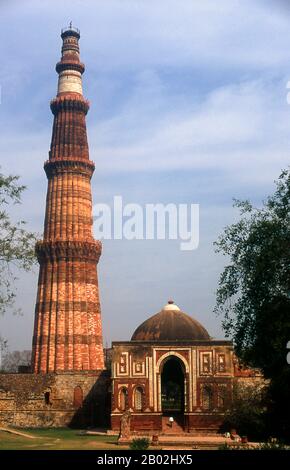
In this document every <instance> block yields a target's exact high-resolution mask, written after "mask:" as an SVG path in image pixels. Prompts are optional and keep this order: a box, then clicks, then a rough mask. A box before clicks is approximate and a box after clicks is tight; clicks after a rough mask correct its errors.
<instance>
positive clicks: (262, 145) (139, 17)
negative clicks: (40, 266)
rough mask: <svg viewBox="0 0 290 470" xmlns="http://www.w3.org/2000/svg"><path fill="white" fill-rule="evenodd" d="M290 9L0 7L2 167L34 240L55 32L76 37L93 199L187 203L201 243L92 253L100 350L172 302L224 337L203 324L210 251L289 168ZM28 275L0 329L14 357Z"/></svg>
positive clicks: (25, 319)
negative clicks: (19, 190) (18, 189)
mask: <svg viewBox="0 0 290 470" xmlns="http://www.w3.org/2000/svg"><path fill="white" fill-rule="evenodd" d="M289 19H290V8H289V7H288V5H287V2H286V1H285V2H283V1H279V0H278V1H275V2H274V1H273V2H272V1H266V0H265V1H262V0H219V1H218V2H216V1H214V0H203V1H202V2H201V1H197V0H166V1H165V0H164V1H161V0H95V1H64V0H58V1H54V0H50V1H46V0H44V1H41V2H40V1H30V0H27V1H25V0H23V1H20V0H19V1H16V0H14V1H13V0H12V1H3V0H2V1H0V25H1V28H0V36H2V37H1V41H0V52H1V59H2V62H1V69H0V84H1V91H2V93H1V106H0V126H1V141H0V162H1V167H2V171H3V172H5V173H8V172H9V173H16V174H19V175H20V176H21V181H22V182H23V183H24V184H26V185H27V188H28V189H27V191H26V193H25V195H24V198H23V205H22V206H21V207H19V208H15V209H14V215H15V217H18V216H21V217H23V218H25V219H26V220H27V222H28V227H29V228H30V229H33V230H35V231H37V232H42V227H43V218H44V207H45V195H46V185H47V181H46V177H45V174H44V171H43V162H44V160H46V159H47V155H48V149H49V144H50V138H51V126H52V114H51V113H50V110H49V101H50V99H52V98H53V97H54V96H55V93H56V85H57V74H56V72H55V70H54V67H55V64H56V62H57V61H58V60H59V57H60V48H61V38H60V29H61V28H62V27H64V26H66V25H68V23H69V21H71V20H72V21H73V24H74V25H75V26H77V27H79V28H80V30H81V40H80V47H81V58H82V60H83V61H84V62H85V64H86V73H85V75H84V80H83V84H84V94H85V96H86V97H87V98H88V99H89V100H90V102H91V109H90V111H89V114H88V116H87V128H88V136H89V143H90V156H91V159H92V160H94V161H95V163H96V171H95V174H94V177H93V180H92V192H93V199H94V202H100V203H109V204H111V203H112V201H113V197H114V196H115V195H122V196H123V200H124V202H125V203H126V202H135V203H140V204H145V203H149V202H156V203H157V202H163V203H168V202H176V203H199V204H200V246H199V248H198V250H195V251H192V252H182V251H180V249H179V242H176V241H130V242H129V241H104V242H103V255H102V258H101V261H100V263H99V278H100V291H101V303H102V314H103V324H104V341H105V344H110V341H111V340H118V339H119V340H122V339H129V338H130V337H131V335H132V333H133V331H134V329H135V328H136V327H137V326H138V324H139V323H140V322H141V321H143V320H144V319H145V318H147V317H148V316H150V315H152V314H153V313H155V312H157V311H158V310H160V308H161V307H162V306H163V305H164V304H165V303H166V302H167V300H168V299H169V298H173V299H174V300H175V301H176V303H177V304H178V305H179V306H180V307H181V308H182V309H183V310H184V311H186V312H188V313H189V314H192V315H193V316H195V317H196V318H197V319H198V320H199V321H201V322H202V323H203V324H204V325H205V327H206V328H207V329H208V330H209V332H210V334H211V335H212V336H215V337H223V333H222V330H221V326H220V323H221V319H220V318H216V317H215V316H214V314H213V307H214V301H215V290H216V288H217V282H218V276H219V273H220V272H221V270H222V268H223V265H224V263H225V262H226V260H225V259H223V258H222V257H221V256H220V255H217V254H215V253H214V249H213V245H212V243H213V241H214V240H215V239H216V238H217V236H218V235H219V234H220V233H221V232H222V229H223V227H224V226H225V225H227V224H229V223H231V222H233V221H234V220H235V219H236V216H237V214H236V211H235V210H234V209H233V208H232V198H233V197H236V198H250V199H251V200H252V201H254V202H255V203H256V204H261V201H262V200H263V199H265V197H266V196H267V195H268V194H269V193H270V192H271V191H273V189H274V183H273V181H274V180H275V179H277V177H278V175H279V174H280V172H281V169H283V168H286V167H287V166H288V164H289V154H290V108H289V105H288V104H287V100H286V97H287V89H286V85H287V82H288V80H290V49H289V44H290V28H289ZM36 285H37V269H35V272H34V273H31V274H28V275H26V274H25V275H22V274H21V279H20V280H19V282H18V296H17V305H18V306H22V309H23V316H22V317H15V316H11V315H10V314H9V312H7V314H6V315H5V317H3V318H1V319H0V329H1V330H0V331H1V334H2V335H4V336H6V337H7V338H8V340H9V344H10V348H11V349H28V348H30V344H31V335H32V326H33V315H34V302H35V296H36Z"/></svg>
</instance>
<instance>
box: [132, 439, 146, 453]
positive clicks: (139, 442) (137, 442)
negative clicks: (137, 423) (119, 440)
mask: <svg viewBox="0 0 290 470" xmlns="http://www.w3.org/2000/svg"><path fill="white" fill-rule="evenodd" d="M149 444H150V441H149V439H148V438H147V437H140V438H138V439H133V440H132V442H131V444H130V449H132V450H146V449H148V447H149Z"/></svg>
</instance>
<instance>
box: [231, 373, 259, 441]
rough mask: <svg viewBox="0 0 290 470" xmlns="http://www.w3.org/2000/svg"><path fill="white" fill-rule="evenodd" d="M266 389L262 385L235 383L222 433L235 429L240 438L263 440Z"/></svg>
mask: <svg viewBox="0 0 290 470" xmlns="http://www.w3.org/2000/svg"><path fill="white" fill-rule="evenodd" d="M265 400H266V387H265V385H264V384H263V383H260V384H259V383H248V384H247V383H243V382H241V383H236V384H235V385H234V387H233V399H232V401H231V403H230V406H229V408H228V409H227V410H226V413H225V419H224V424H223V431H230V430H231V429H236V430H237V432H238V434H239V435H240V436H247V437H248V438H249V439H251V440H256V439H263V438H264V437H265V433H266V420H265V411H266V408H265V404H266V401H265Z"/></svg>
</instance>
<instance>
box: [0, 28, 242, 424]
mask: <svg viewBox="0 0 290 470" xmlns="http://www.w3.org/2000/svg"><path fill="white" fill-rule="evenodd" d="M61 37H62V40H63V45H62V56H61V60H60V61H59V62H58V63H57V65H56V71H57V73H58V75H59V78H58V90H57V96H56V98H55V99H53V100H52V102H51V111H52V113H53V116H54V121H53V130H52V139H51V146H50V151H49V159H48V160H47V161H46V162H45V164H44V169H45V172H46V175H47V178H48V189H47V199H46V213H45V222H44V236H43V240H41V241H39V242H38V243H37V245H36V254H37V258H38V261H39V265H40V268H39V280H38V291H37V299H36V307H35V323H34V332H33V350H32V369H31V371H30V373H26V374H23V373H22V374H0V424H2V425H12V426H23V427H47V426H75V427H88V426H109V424H110V423H111V427H112V429H113V430H115V431H119V429H120V422H121V417H122V416H123V415H124V413H127V414H128V413H130V416H131V419H130V426H131V428H130V432H133V433H134V432H139V431H140V432H144V431H146V432H154V433H155V432H163V431H164V430H166V427H167V426H168V419H169V417H173V418H174V426H175V428H176V430H178V431H182V432H193V433H209V432H217V430H218V429H219V426H220V424H221V423H222V420H223V415H224V411H225V408H226V406H227V403H229V401H230V400H231V396H232V389H233V383H234V381H235V380H238V379H239V377H240V378H243V379H245V377H248V375H247V374H246V373H244V372H243V373H242V371H241V370H238V369H237V367H236V362H235V358H234V354H233V346H232V343H231V342H230V341H217V340H214V339H212V338H211V337H210V336H209V334H208V332H207V331H206V329H205V328H204V327H203V326H202V325H200V324H199V323H198V322H197V321H196V320H194V319H193V318H191V317H190V316H188V315H186V314H185V313H183V312H181V311H180V309H179V308H178V307H177V306H176V305H175V304H174V303H173V302H169V303H168V305H166V306H165V307H164V308H163V309H162V310H161V312H159V313H158V314H156V315H154V316H153V317H151V318H150V319H148V320H146V321H145V322H144V323H143V324H142V325H140V327H138V328H137V330H136V331H135V333H134V334H133V336H132V339H131V341H127V342H126V341H125V342H124V341H123V342H114V343H113V344H112V350H111V370H112V376H111V377H110V372H109V370H107V369H106V368H105V365H104V354H103V345H102V323H101V309H100V300H99V288H98V276H97V264H98V261H99V258H100V255H101V243H100V241H98V240H94V238H93V234H92V197H91V177H92V174H93V171H94V163H93V162H92V161H91V160H90V159H89V149H88V142H87V133H86V121H85V117H86V114H87V112H88V109H89V103H88V101H87V100H85V98H84V97H83V94H82V74H83V72H84V65H83V63H82V62H81V61H80V56H79V45H78V41H79V38H80V34H79V31H78V30H77V29H75V28H72V27H70V28H68V29H65V30H63V31H62V35H61Z"/></svg>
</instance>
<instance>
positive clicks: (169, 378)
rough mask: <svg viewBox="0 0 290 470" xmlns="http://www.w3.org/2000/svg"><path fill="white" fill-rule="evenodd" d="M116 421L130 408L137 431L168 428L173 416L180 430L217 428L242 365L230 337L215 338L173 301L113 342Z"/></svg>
mask: <svg viewBox="0 0 290 470" xmlns="http://www.w3.org/2000/svg"><path fill="white" fill-rule="evenodd" d="M112 349H113V354H112V410H111V426H112V429H115V430H118V429H119V427H120V420H121V417H122V415H123V413H124V411H125V410H129V411H130V413H131V430H132V431H133V432H138V431H140V432H144V431H147V432H148V431H150V430H151V431H153V432H164V431H165V432H166V430H167V428H168V426H170V423H169V417H172V418H173V419H174V427H175V430H176V431H179V432H190V433H196V434H202V433H205V434H208V433H216V432H218V430H219V428H220V426H221V424H222V422H223V417H224V413H225V410H226V408H227V407H228V405H229V403H230V401H231V399H232V391H233V385H234V383H235V382H236V381H238V380H240V378H243V379H244V378H245V377H249V374H250V375H251V374H252V375H253V376H255V375H259V374H258V373H256V372H254V371H252V372H251V373H250V372H249V371H246V370H244V371H241V370H240V368H239V366H238V363H237V361H236V358H235V356H234V352H233V345H232V342H231V341H218V340H214V339H212V338H211V337H210V336H209V334H208V332H207V331H206V330H205V328H204V327H203V326H202V325H200V323H198V322H197V321H196V320H194V319H193V318H192V317H190V316H188V315H187V314H185V313H184V312H181V311H180V309H179V308H178V307H177V306H176V305H175V304H174V303H172V302H169V303H168V304H167V305H166V306H165V307H164V308H163V309H162V310H161V311H160V312H159V313H157V314H156V315H154V316H153V317H150V318H149V319H148V320H146V321H145V322H144V323H142V325H140V326H139V327H138V328H137V330H136V331H135V332H134V334H133V336H132V339H131V341H127V342H126V341H122V342H113V344H112Z"/></svg>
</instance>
